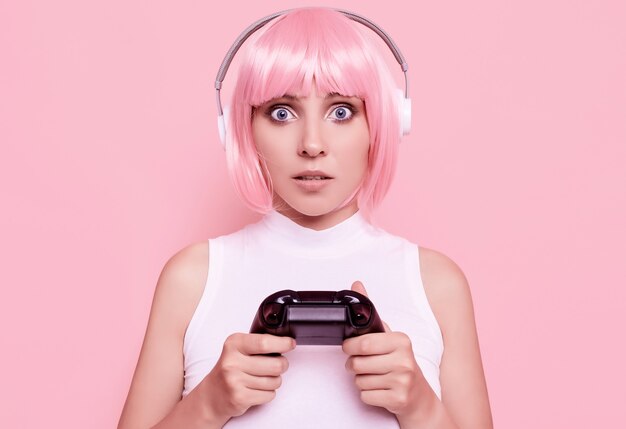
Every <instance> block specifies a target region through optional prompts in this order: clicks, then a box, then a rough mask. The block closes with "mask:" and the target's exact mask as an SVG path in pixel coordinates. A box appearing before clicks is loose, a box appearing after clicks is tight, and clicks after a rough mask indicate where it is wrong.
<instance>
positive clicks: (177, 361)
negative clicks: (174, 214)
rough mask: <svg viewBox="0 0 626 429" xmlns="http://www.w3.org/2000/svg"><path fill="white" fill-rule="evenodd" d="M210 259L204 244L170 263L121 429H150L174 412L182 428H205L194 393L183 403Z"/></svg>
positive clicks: (159, 289) (158, 289) (159, 285)
mask: <svg viewBox="0 0 626 429" xmlns="http://www.w3.org/2000/svg"><path fill="white" fill-rule="evenodd" d="M208 263H209V246H208V243H207V242H202V243H198V244H194V245H191V246H188V247H186V248H185V249H183V250H181V251H180V252H178V253H177V254H176V255H174V256H173V257H172V258H171V259H170V260H169V261H168V262H167V263H166V264H165V267H164V268H163V271H162V272H161V275H160V277H159V280H158V283H157V286H156V290H155V293H154V299H153V301H152V309H151V311H150V318H149V321H148V327H147V330H146V335H145V338H144V342H143V346H142V348H141V353H140V355H139V360H138V363H137V367H136V369H135V374H134V376H133V380H132V383H131V386H130V391H129V393H128V397H127V399H126V404H125V405H124V409H123V411H122V415H121V417H120V421H119V424H118V429H127V428H133V429H135V428H146V429H147V428H150V427H152V426H153V425H155V424H157V423H158V422H159V421H161V420H162V419H163V418H164V417H165V416H166V415H168V414H171V415H170V416H168V418H167V419H166V420H167V421H168V422H172V423H174V420H176V423H177V424H176V425H175V426H176V427H185V428H194V427H201V426H199V425H200V424H203V422H204V420H205V419H206V416H203V415H199V414H198V413H200V412H202V411H203V408H202V407H197V406H193V405H194V404H191V402H192V401H193V400H194V398H193V397H192V395H191V394H190V395H188V396H187V397H186V398H185V399H184V400H183V401H181V392H182V390H183V375H184V374H183V338H184V335H185V331H186V329H187V325H188V324H189V321H190V320H191V317H192V315H193V313H194V311H195V308H196V306H197V305H198V302H199V301H200V298H201V296H202V292H203V291H204V285H205V283H206V278H207V274H208ZM164 423H165V422H164ZM171 427H174V426H171Z"/></svg>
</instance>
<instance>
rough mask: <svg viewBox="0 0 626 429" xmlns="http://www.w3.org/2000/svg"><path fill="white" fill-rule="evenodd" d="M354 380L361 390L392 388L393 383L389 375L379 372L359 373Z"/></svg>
mask: <svg viewBox="0 0 626 429" xmlns="http://www.w3.org/2000/svg"><path fill="white" fill-rule="evenodd" d="M354 382H355V384H356V386H357V387H358V388H359V390H379V389H390V388H391V387H392V386H391V383H390V382H389V380H388V377H386V376H385V375H378V374H357V375H356V376H355V377H354Z"/></svg>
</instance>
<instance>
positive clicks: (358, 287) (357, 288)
mask: <svg viewBox="0 0 626 429" xmlns="http://www.w3.org/2000/svg"><path fill="white" fill-rule="evenodd" d="M351 290H352V291H354V292H358V293H360V294H361V295H365V296H367V290H365V286H363V283H362V282H361V281H359V280H357V281H355V282H354V283H352V288H351ZM368 298H369V297H368ZM383 326H384V328H385V332H391V328H390V327H389V325H387V324H386V323H385V322H384V321H383Z"/></svg>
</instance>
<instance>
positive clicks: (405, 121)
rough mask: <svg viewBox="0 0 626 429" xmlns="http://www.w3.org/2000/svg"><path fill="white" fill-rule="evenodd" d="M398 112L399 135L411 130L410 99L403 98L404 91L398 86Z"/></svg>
mask: <svg viewBox="0 0 626 429" xmlns="http://www.w3.org/2000/svg"><path fill="white" fill-rule="evenodd" d="M398 114H399V115H400V121H399V122H400V136H406V135H407V134H409V133H410V132H411V99H410V98H404V91H402V89H400V88H398Z"/></svg>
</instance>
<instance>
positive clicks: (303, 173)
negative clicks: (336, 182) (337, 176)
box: [291, 170, 334, 179]
mask: <svg viewBox="0 0 626 429" xmlns="http://www.w3.org/2000/svg"><path fill="white" fill-rule="evenodd" d="M302 176H322V177H327V178H329V179H334V177H332V176H331V175H330V174H328V173H326V172H324V171H322V170H304V171H301V172H299V173H297V174H294V175H293V176H291V177H292V178H294V179H297V178H298V177H302Z"/></svg>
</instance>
